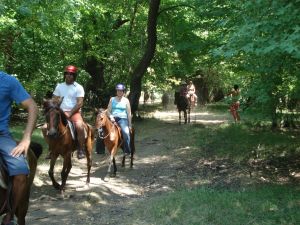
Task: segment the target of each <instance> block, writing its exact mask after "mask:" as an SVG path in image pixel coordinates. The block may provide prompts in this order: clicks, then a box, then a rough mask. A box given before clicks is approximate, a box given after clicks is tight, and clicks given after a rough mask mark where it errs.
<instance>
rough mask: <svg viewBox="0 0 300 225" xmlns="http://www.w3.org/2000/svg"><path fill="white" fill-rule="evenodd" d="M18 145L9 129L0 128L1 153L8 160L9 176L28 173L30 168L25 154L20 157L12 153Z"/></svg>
mask: <svg viewBox="0 0 300 225" xmlns="http://www.w3.org/2000/svg"><path fill="white" fill-rule="evenodd" d="M16 146H17V143H16V142H15V140H14V139H13V137H12V135H11V132H10V131H9V130H0V154H2V157H3V159H4V161H5V162H6V165H7V168H8V172H9V176H14V175H21V174H25V175H28V173H29V168H28V164H27V161H26V160H25V158H24V156H23V154H22V155H20V157H13V156H11V155H10V153H11V152H12V150H13V149H14V148H15V147H16Z"/></svg>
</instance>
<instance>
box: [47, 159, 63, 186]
mask: <svg viewBox="0 0 300 225" xmlns="http://www.w3.org/2000/svg"><path fill="white" fill-rule="evenodd" d="M57 157H58V155H54V154H51V162H50V169H49V171H48V174H49V177H50V178H51V181H52V185H53V187H54V188H55V189H59V187H60V185H59V183H57V182H56V180H55V179H54V175H53V170H54V165H55V162H56V159H57Z"/></svg>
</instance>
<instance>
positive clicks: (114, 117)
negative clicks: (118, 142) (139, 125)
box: [107, 84, 132, 156]
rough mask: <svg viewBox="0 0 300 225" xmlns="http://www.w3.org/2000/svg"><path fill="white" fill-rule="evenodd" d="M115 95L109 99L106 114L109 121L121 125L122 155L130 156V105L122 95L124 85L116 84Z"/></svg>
mask: <svg viewBox="0 0 300 225" xmlns="http://www.w3.org/2000/svg"><path fill="white" fill-rule="evenodd" d="M116 90H117V96H116V97H112V98H111V99H110V100H109V103H108V107H107V116H108V118H109V119H110V121H111V122H117V124H118V125H119V126H120V127H121V131H122V139H123V141H124V146H125V150H124V156H130V155H131V152H130V133H129V129H132V125H131V107H130V102H129V100H128V98H125V97H124V96H123V94H124V91H125V87H124V85H123V84H118V85H117V87H116Z"/></svg>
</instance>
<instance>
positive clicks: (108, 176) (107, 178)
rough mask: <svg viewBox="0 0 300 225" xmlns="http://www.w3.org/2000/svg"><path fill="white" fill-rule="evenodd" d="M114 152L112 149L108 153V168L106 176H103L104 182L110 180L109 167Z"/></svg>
mask: <svg viewBox="0 0 300 225" xmlns="http://www.w3.org/2000/svg"><path fill="white" fill-rule="evenodd" d="M114 153H115V151H114V150H112V151H111V153H110V157H109V165H108V170H107V173H106V176H105V178H104V181H105V182H107V181H109V180H110V168H111V164H112V163H113V160H114V155H115V154H114Z"/></svg>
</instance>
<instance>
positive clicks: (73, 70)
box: [64, 66, 77, 75]
mask: <svg viewBox="0 0 300 225" xmlns="http://www.w3.org/2000/svg"><path fill="white" fill-rule="evenodd" d="M65 72H71V73H75V74H76V75H77V68H76V67H75V66H67V67H66V69H65V71H64V73H65Z"/></svg>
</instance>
